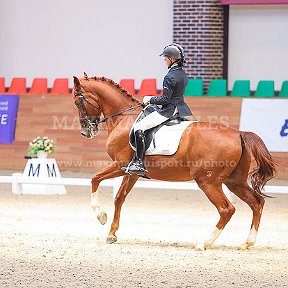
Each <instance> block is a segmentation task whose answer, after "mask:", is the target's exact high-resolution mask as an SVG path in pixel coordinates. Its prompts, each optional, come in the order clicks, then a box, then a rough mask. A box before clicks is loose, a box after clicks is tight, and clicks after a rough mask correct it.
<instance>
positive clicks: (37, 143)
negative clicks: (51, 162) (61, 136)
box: [27, 136, 55, 158]
mask: <svg viewBox="0 0 288 288" xmlns="http://www.w3.org/2000/svg"><path fill="white" fill-rule="evenodd" d="M27 151H28V154H29V155H30V156H31V157H35V156H37V158H47V155H48V154H50V153H54V152H55V147H54V143H53V140H51V139H49V138H48V137H47V136H44V137H40V136H38V137H37V138H35V139H34V140H33V141H32V142H30V143H29V147H28V150H27Z"/></svg>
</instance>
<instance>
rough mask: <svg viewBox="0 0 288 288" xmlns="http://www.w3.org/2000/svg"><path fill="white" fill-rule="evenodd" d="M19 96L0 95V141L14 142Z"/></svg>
mask: <svg viewBox="0 0 288 288" xmlns="http://www.w3.org/2000/svg"><path fill="white" fill-rule="evenodd" d="M18 103H19V96H17V95H0V143H1V144H11V143H13V142H14V135H15V127H16V120H17V112H18Z"/></svg>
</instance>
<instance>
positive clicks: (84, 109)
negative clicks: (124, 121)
mask: <svg viewBox="0 0 288 288" xmlns="http://www.w3.org/2000/svg"><path fill="white" fill-rule="evenodd" d="M82 81H88V77H87V74H86V73H84V78H83V79H81V81H80V80H79V79H78V78H77V77H76V76H74V87H73V90H72V95H73V99H74V103H75V105H76V107H77V108H78V113H79V120H80V125H81V135H82V136H83V137H85V138H89V139H92V138H93V137H94V136H95V135H96V134H97V132H98V130H99V129H98V124H99V121H100V115H101V110H100V106H99V104H98V103H97V99H96V98H95V97H92V96H93V94H92V93H91V92H89V91H87V90H85V88H84V87H83V85H81V82H82Z"/></svg>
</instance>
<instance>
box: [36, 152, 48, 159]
mask: <svg viewBox="0 0 288 288" xmlns="http://www.w3.org/2000/svg"><path fill="white" fill-rule="evenodd" d="M47 156H48V153H47V152H46V151H43V150H40V151H38V152H37V158H40V159H46V158H47Z"/></svg>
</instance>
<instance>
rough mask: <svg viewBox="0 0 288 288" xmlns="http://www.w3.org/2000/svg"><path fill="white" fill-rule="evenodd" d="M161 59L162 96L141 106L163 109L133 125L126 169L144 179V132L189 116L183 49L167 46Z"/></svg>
mask: <svg viewBox="0 0 288 288" xmlns="http://www.w3.org/2000/svg"><path fill="white" fill-rule="evenodd" d="M160 56H164V60H165V62H166V65H167V67H168V69H169V71H168V73H167V75H166V76H165V77H164V80H163V95H162V96H157V97H153V96H145V97H144V98H143V103H144V104H147V105H148V104H157V105H162V108H160V109H157V111H154V112H152V113H151V114H149V115H148V116H146V117H145V118H143V119H142V120H140V121H138V122H136V123H135V124H134V125H133V128H134V133H135V142H136V153H135V155H134V157H133V159H132V161H131V162H130V163H129V165H128V167H126V168H125V172H126V173H129V174H137V175H139V176H145V168H144V164H143V158H144V154H145V137H144V131H146V130H148V129H151V128H153V127H155V126H157V125H159V124H161V123H163V122H165V121H167V120H169V119H171V118H173V116H174V115H175V114H178V115H179V117H180V118H182V117H184V116H188V115H192V112H191V111H190V109H189V107H188V105H187V104H186V103H185V102H184V97H183V94H184V91H185V87H186V85H187V83H188V80H187V75H186V73H185V72H184V70H183V68H182V67H183V65H184V63H185V58H184V50H183V48H182V47H181V46H180V45H179V44H175V43H173V44H170V45H168V46H166V47H165V48H164V50H163V52H162V54H160Z"/></svg>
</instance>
